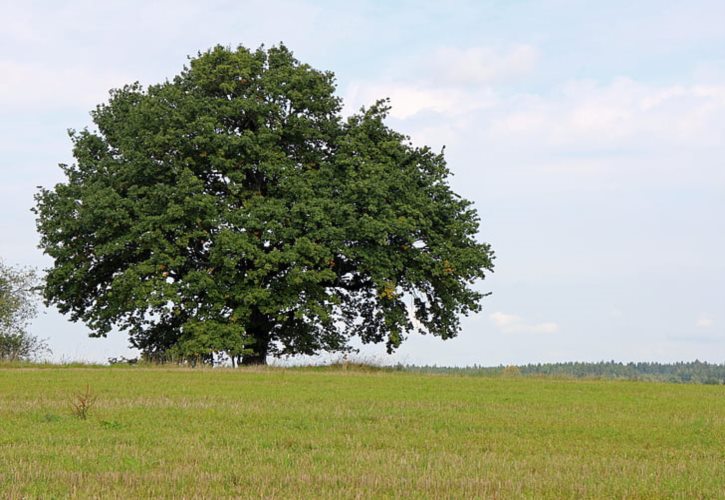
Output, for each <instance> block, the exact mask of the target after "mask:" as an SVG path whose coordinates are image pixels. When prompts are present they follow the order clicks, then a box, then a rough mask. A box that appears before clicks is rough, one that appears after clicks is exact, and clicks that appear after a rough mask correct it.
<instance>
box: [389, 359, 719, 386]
mask: <svg viewBox="0 0 725 500" xmlns="http://www.w3.org/2000/svg"><path fill="white" fill-rule="evenodd" d="M401 368H403V369H404V370H407V371H420V372H434V373H435V372H439V373H461V374H469V375H477V374H478V375H504V376H534V377H536V376H541V377H574V378H597V379H620V380H648V381H658V382H674V383H694V384H725V363H723V364H714V363H707V362H703V361H691V362H681V363H617V362H615V361H600V362H598V363H579V362H569V363H546V364H540V363H539V364H535V365H533V364H529V365H521V366H513V365H511V366H503V365H502V366H497V367H479V366H473V367H466V368H444V367H437V366H404V367H401Z"/></svg>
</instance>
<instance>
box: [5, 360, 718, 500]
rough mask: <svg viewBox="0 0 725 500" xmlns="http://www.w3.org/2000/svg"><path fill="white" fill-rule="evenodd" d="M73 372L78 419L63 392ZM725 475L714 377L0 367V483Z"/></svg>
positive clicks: (56, 487) (565, 484) (694, 483)
mask: <svg viewBox="0 0 725 500" xmlns="http://www.w3.org/2000/svg"><path fill="white" fill-rule="evenodd" d="M86 384H90V386H91V388H92V389H93V390H94V391H95V392H96V393H97V394H98V395H99V397H98V401H97V403H96V406H95V407H94V408H93V410H92V411H91V416H90V418H89V419H88V420H86V421H82V420H79V419H76V418H73V417H72V416H70V411H69V404H68V402H69V395H70V394H72V393H73V392H79V391H81V390H83V389H84V388H85V385H86ZM724 492H725V389H724V388H723V387H722V386H697V385H672V384H654V383H643V382H612V381H581V380H551V379H548V380H547V379H529V378H520V379H505V378H483V377H466V376H452V375H430V374H413V373H397V372H361V371H329V370H328V371H326V370H280V369H275V370H238V371H233V370H208V369H207V370H189V369H176V368H174V369H164V368H44V369H33V368H5V369H2V368H0V497H8V496H9V497H14V496H67V495H79V496H106V497H107V496H119V497H120V496H123V497H129V496H150V495H153V496H177V497H178V496H206V497H210V496H221V495H234V496H259V495H263V496H282V497H301V496H306V497H309V496H317V497H319V496H324V497H340V496H346V497H353V496H359V495H362V496H365V497H369V496H377V497H379V496H412V497H422V496H428V497H430V496H435V497H470V496H501V497H506V498H510V497H512V496H531V497H550V498H561V497H577V498H581V497H623V496H627V497H652V498H654V497H668V496H678V497H686V498H697V497H705V498H717V497H723V495H725V493H724Z"/></svg>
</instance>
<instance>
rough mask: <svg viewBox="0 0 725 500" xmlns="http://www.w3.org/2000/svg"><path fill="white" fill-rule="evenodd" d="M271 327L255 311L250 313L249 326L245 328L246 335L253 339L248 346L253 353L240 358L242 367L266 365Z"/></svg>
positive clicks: (265, 318)
mask: <svg viewBox="0 0 725 500" xmlns="http://www.w3.org/2000/svg"><path fill="white" fill-rule="evenodd" d="M271 327H272V324H271V322H270V321H269V318H267V317H266V316H265V315H263V314H262V313H260V312H259V311H258V310H257V309H255V310H254V311H252V315H251V317H250V321H249V326H248V327H247V335H248V336H250V337H252V338H253V339H254V343H253V344H252V345H250V346H249V348H250V349H252V351H253V352H252V353H251V354H245V355H244V356H242V366H253V365H266V364H267V353H268V352H269V342H270V336H269V331H270V329H271Z"/></svg>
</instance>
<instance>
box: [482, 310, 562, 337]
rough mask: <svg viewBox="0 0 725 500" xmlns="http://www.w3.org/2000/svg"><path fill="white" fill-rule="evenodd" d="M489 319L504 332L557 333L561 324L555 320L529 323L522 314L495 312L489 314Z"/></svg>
mask: <svg viewBox="0 0 725 500" xmlns="http://www.w3.org/2000/svg"><path fill="white" fill-rule="evenodd" d="M489 319H490V320H491V321H492V322H493V324H494V325H496V327H497V328H498V329H499V330H501V331H502V332H504V333H556V332H558V331H559V325H558V324H557V323H553V322H546V323H536V324H532V323H527V322H526V321H525V320H524V319H523V318H521V317H520V316H516V315H513V314H505V313H502V312H495V313H492V314H490V315H489Z"/></svg>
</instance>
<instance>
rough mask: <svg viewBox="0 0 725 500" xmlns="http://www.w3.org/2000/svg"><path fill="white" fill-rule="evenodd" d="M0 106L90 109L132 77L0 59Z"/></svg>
mask: <svg viewBox="0 0 725 500" xmlns="http://www.w3.org/2000/svg"><path fill="white" fill-rule="evenodd" d="M0 74H2V75H3V77H2V79H0V106H2V107H3V108H4V110H5V111H8V110H9V109H13V108H15V109H19V110H28V109H42V110H46V111H47V110H52V109H60V108H74V107H79V108H83V109H90V108H91V107H93V106H94V105H96V104H98V103H100V102H102V101H104V100H106V99H107V98H108V91H109V90H110V89H111V88H115V87H121V86H123V85H124V84H126V83H131V82H133V81H134V80H135V78H130V77H125V76H123V75H121V74H118V73H111V72H107V71H101V70H98V69H96V70H93V69H91V68H86V67H72V66H64V67H60V68H53V67H51V66H48V65H45V64H43V65H41V64H30V63H21V62H16V61H8V60H5V61H2V60H0Z"/></svg>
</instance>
